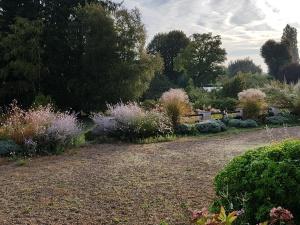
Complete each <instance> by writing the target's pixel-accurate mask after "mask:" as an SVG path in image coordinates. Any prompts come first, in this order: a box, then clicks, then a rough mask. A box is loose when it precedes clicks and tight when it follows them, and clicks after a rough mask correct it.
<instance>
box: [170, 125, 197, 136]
mask: <svg viewBox="0 0 300 225" xmlns="http://www.w3.org/2000/svg"><path fill="white" fill-rule="evenodd" d="M175 132H176V134H179V135H196V134H198V133H199V132H198V130H197V129H196V127H195V125H191V124H179V125H177V127H176V129H175Z"/></svg>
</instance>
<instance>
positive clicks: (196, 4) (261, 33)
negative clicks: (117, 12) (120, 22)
mask: <svg viewBox="0 0 300 225" xmlns="http://www.w3.org/2000/svg"><path fill="white" fill-rule="evenodd" d="M124 6H125V7H128V8H133V7H138V8H139V9H140V10H141V12H142V16H143V22H144V23H145V24H146V29H147V33H148V38H147V41H148V42H149V41H150V40H151V39H152V37H153V36H154V35H155V34H156V33H159V32H168V31H170V30H182V31H184V32H185V33H186V34H187V35H191V34H193V33H204V32H212V33H213V34H219V35H221V36H222V40H223V46H224V47H225V48H226V50H227V52H228V58H229V59H236V57H241V58H245V57H247V56H250V57H252V58H253V59H254V61H255V62H257V63H259V64H262V67H263V68H264V69H265V70H266V66H265V65H264V64H263V60H262V58H261V57H260V53H259V50H260V46H262V45H263V43H264V42H265V41H266V40H268V39H278V40H279V39H280V37H281V33H282V29H283V28H284V27H285V25H286V24H287V23H289V24H293V25H297V26H296V27H299V28H300V25H299V24H298V23H297V21H300V14H299V13H298V9H299V8H300V1H299V3H298V1H295V0H285V1H284V2H283V1H282V0H124Z"/></svg>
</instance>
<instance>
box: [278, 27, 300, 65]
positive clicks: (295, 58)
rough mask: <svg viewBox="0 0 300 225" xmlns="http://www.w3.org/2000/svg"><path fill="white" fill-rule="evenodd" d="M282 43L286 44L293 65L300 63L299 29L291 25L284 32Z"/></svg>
mask: <svg viewBox="0 0 300 225" xmlns="http://www.w3.org/2000/svg"><path fill="white" fill-rule="evenodd" d="M281 43H282V44H285V45H286V46H287V48H288V50H289V53H290V55H291V63H299V52H298V41H297V29H296V28H294V27H292V26H290V25H289V24H288V25H286V27H285V28H284V30H283V35H282V38H281Z"/></svg>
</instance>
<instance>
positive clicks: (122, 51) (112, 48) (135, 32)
mask: <svg viewBox="0 0 300 225" xmlns="http://www.w3.org/2000/svg"><path fill="white" fill-rule="evenodd" d="M71 23H75V24H74V25H73V26H75V27H77V28H78V29H82V34H81V35H80V34H79V35H78V32H77V31H78V29H73V31H75V33H74V34H73V35H74V37H73V38H72V40H73V43H75V44H74V46H82V48H83V49H82V50H83V51H82V54H81V56H80V58H81V60H80V65H81V71H80V73H79V74H78V75H77V76H72V77H70V78H68V77H66V78H65V79H66V83H67V84H68V89H69V93H70V94H69V96H70V102H72V103H73V105H72V106H73V107H74V108H76V109H83V110H97V109H103V108H104V107H105V105H106V103H115V102H118V101H120V100H123V101H128V100H134V99H138V98H139V97H141V95H142V94H143V93H144V92H145V91H146V89H147V88H148V87H149V84H150V81H151V79H152V78H153V76H154V73H155V72H156V71H157V70H159V69H160V67H161V59H160V58H159V57H156V56H151V55H147V54H146V53H145V52H144V51H145V49H144V44H145V29H144V25H143V24H142V22H141V17H140V14H139V12H138V10H136V9H135V10H133V11H131V12H129V11H127V10H125V9H122V10H120V11H117V12H115V13H114V16H111V15H110V13H109V12H107V11H105V10H104V9H103V8H102V7H101V6H100V5H99V4H90V5H89V4H88V5H86V6H84V7H80V8H79V9H78V11H77V13H76V15H75V20H74V21H72V22H71ZM71 98H72V99H74V101H72V99H71Z"/></svg>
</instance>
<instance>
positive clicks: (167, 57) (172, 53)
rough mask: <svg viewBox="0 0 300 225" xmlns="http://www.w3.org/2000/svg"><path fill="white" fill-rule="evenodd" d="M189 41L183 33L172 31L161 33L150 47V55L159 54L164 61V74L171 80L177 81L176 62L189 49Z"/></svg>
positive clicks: (155, 37)
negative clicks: (181, 53) (181, 52)
mask: <svg viewBox="0 0 300 225" xmlns="http://www.w3.org/2000/svg"><path fill="white" fill-rule="evenodd" d="M188 44H189V39H188V38H187V36H186V35H185V33H183V32H182V31H177V30H174V31H171V32H169V33H160V34H157V35H155V36H154V38H153V39H152V41H151V42H150V44H149V45H148V48H147V50H148V52H149V53H150V54H157V53H159V54H160V55H161V56H162V58H163V60H164V73H165V74H166V75H167V76H168V77H169V78H170V79H171V80H175V79H176V78H177V77H176V73H177V72H176V71H175V69H174V62H175V58H176V57H177V55H178V54H179V53H180V51H182V50H183V49H185V48H186V47H187V45H188Z"/></svg>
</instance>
